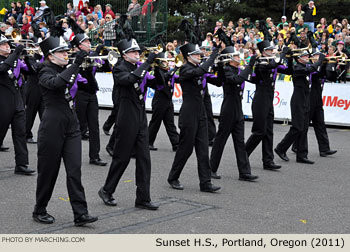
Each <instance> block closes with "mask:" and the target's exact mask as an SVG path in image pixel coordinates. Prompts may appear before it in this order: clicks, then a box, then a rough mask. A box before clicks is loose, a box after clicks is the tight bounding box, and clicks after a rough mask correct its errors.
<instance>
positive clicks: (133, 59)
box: [124, 54, 140, 64]
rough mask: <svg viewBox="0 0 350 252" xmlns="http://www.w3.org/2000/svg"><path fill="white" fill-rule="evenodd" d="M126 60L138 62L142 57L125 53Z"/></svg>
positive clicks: (133, 62)
mask: <svg viewBox="0 0 350 252" xmlns="http://www.w3.org/2000/svg"><path fill="white" fill-rule="evenodd" d="M124 56H125V58H126V61H129V62H130V63H132V64H136V63H137V62H138V61H139V60H140V58H136V57H130V56H129V55H126V54H124Z"/></svg>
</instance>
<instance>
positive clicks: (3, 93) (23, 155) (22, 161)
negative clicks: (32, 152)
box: [0, 35, 34, 175]
mask: <svg viewBox="0 0 350 252" xmlns="http://www.w3.org/2000/svg"><path fill="white" fill-rule="evenodd" d="M9 43H10V41H9V40H8V39H7V38H6V37H5V36H4V35H1V36H0V118H1V120H0V144H1V146H2V143H3V140H4V138H5V136H6V133H7V130H8V128H9V126H10V125H11V130H12V139H13V144H14V146H15V162H16V167H15V174H22V175H30V174H33V173H34V170H32V169H30V168H28V150H27V144H26V130H25V112H24V102H23V99H22V94H21V91H20V86H21V83H20V81H22V80H21V79H20V78H21V66H22V65H23V64H22V62H21V60H19V56H20V54H21V52H22V50H23V49H24V46H23V45H17V46H16V49H15V50H14V52H13V53H11V49H10V45H9ZM2 148H3V150H4V151H6V147H3V146H2Z"/></svg>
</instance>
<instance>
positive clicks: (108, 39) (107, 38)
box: [103, 11, 116, 46]
mask: <svg viewBox="0 0 350 252" xmlns="http://www.w3.org/2000/svg"><path fill="white" fill-rule="evenodd" d="M106 13H107V11H106ZM115 21H116V20H115V19H112V15H111V14H107V15H106V25H105V28H104V31H103V40H104V44H105V46H112V45H113V41H114V40H115V39H116V33H115V29H114V26H115Z"/></svg>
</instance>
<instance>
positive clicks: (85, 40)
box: [69, 19, 109, 166]
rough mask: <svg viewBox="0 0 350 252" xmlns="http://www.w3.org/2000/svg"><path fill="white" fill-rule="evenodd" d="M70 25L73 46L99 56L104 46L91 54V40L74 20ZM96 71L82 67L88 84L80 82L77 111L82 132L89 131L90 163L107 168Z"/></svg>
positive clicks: (81, 71) (82, 72)
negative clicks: (102, 149)
mask: <svg viewBox="0 0 350 252" xmlns="http://www.w3.org/2000/svg"><path fill="white" fill-rule="evenodd" d="M69 23H70V24H71V26H72V27H73V31H74V34H75V36H74V37H73V38H72V41H71V44H72V46H73V47H74V48H76V49H77V51H85V52H86V53H87V54H89V55H90V56H98V54H99V53H100V51H101V50H102V48H103V45H100V46H98V47H97V48H96V51H95V52H91V43H90V39H89V37H88V36H87V35H86V33H85V32H84V31H83V30H81V28H79V27H78V28H76V27H77V26H78V25H77V24H76V23H75V21H74V20H72V19H70V20H69ZM105 64H106V63H105ZM108 68H109V67H108ZM96 70H97V67H96V66H88V67H85V66H84V68H83V67H80V70H79V74H80V75H81V76H82V77H83V78H85V79H86V80H87V83H86V82H85V83H84V82H79V81H78V92H77V95H76V99H75V101H76V111H77V116H78V119H79V123H80V131H81V132H83V131H84V130H85V129H86V127H87V128H88V129H89V158H90V162H89V163H90V164H93V165H98V166H106V165H107V162H105V161H103V160H102V159H101V158H100V130H99V122H98V101H97V95H96V92H97V91H98V89H99V88H98V84H97V81H96V78H95V74H96Z"/></svg>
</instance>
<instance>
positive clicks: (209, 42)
mask: <svg viewBox="0 0 350 252" xmlns="http://www.w3.org/2000/svg"><path fill="white" fill-rule="evenodd" d="M202 46H205V47H209V46H210V47H212V46H213V34H212V33H211V32H208V33H207V36H206V37H205V40H204V41H203V42H202Z"/></svg>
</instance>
